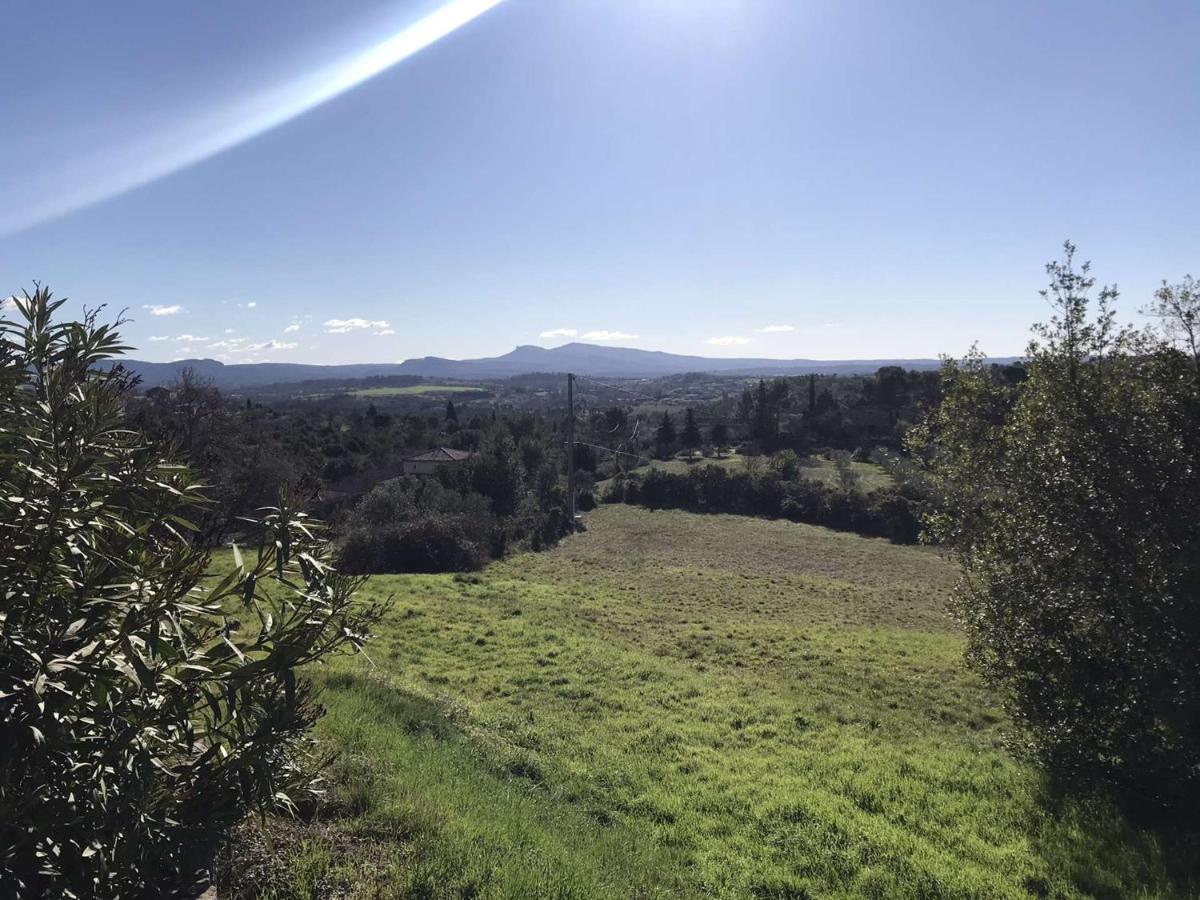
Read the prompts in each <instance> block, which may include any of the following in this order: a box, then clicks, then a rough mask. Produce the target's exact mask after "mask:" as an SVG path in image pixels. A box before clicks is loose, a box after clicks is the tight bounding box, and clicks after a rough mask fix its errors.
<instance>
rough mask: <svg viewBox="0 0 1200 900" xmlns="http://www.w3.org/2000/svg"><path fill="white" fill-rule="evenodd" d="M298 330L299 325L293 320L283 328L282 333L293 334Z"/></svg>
mask: <svg viewBox="0 0 1200 900" xmlns="http://www.w3.org/2000/svg"><path fill="white" fill-rule="evenodd" d="M299 330H300V326H299V325H297V324H296V323H295V322H293V323H292V324H291V325H289V326H288V327H287V328H285V329H283V333H284V334H295V333H296V332H297V331H299Z"/></svg>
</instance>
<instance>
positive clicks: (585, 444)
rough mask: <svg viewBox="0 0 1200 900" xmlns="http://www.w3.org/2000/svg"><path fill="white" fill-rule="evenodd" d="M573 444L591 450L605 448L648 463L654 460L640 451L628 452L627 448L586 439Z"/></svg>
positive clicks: (610, 451)
mask: <svg viewBox="0 0 1200 900" xmlns="http://www.w3.org/2000/svg"><path fill="white" fill-rule="evenodd" d="M575 444H576V446H579V447H591V448H592V449H593V450H607V451H608V452H609V453H618V454H620V455H621V456H632V457H633V458H634V459H640V460H642V461H644V462H648V463H652V462H654V460H652V459H651V458H650V457H648V456H642V455H641V454H640V453H630V452H629V451H628V450H617V449H615V448H613V447H605V446H602V445H600V444H589V443H588V442H587V441H576V442H575Z"/></svg>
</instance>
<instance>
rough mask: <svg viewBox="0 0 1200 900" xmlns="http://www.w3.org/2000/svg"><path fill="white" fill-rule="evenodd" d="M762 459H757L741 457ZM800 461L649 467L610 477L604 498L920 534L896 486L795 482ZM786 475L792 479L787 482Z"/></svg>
mask: <svg viewBox="0 0 1200 900" xmlns="http://www.w3.org/2000/svg"><path fill="white" fill-rule="evenodd" d="M746 459H747V460H751V459H754V460H761V457H746ZM799 471H800V466H799V462H798V460H797V459H796V457H795V454H794V453H792V452H791V451H784V452H783V453H781V454H778V455H776V456H775V457H772V461H771V464H770V465H759V466H757V467H756V468H755V470H754V471H750V470H746V471H740V472H738V471H731V470H729V469H728V468H726V467H723V466H717V465H697V466H695V467H693V468H691V469H689V470H688V471H687V472H683V473H676V472H668V471H664V470H662V469H657V468H653V469H650V470H649V471H648V472H645V473H630V474H626V475H622V476H618V477H617V478H614V479H613V480H612V481H611V482H610V484H609V487H608V491H607V493H606V494H605V496H604V499H605V500H606V501H607V502H610V503H633V504H638V505H641V506H646V507H648V508H650V509H684V510H689V511H691V512H708V513H733V514H735V515H747V516H767V517H770V518H784V519H790V520H791V521H793V522H806V523H808V524H810V525H823V526H825V527H826V528H836V529H838V530H841V531H854V532H858V533H859V534H864V535H868V536H872V537H886V538H888V539H889V540H892V541H896V542H898V543H914V542H915V541H916V540H917V537H918V535H919V533H920V516H921V510H922V500H921V498H920V497H918V496H917V495H915V494H913V493H910V492H905V491H903V490H901V489H898V488H879V489H876V490H874V491H871V492H870V493H866V494H865V493H863V492H862V491H859V490H858V489H857V475H856V474H854V473H852V475H853V477H854V479H855V484H854V485H853V486H852V487H851V488H850V489H847V487H846V486H845V484H844V483H843V484H842V485H840V486H830V485H827V484H823V483H821V482H819V481H814V480H810V479H806V478H796V477H795V475H796V473H798V472H799ZM789 475H791V476H792V477H790V478H789V477H788V476H789Z"/></svg>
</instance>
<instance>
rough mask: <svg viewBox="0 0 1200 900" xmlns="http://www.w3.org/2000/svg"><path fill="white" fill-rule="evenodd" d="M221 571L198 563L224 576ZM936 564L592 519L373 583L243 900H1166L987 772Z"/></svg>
mask: <svg viewBox="0 0 1200 900" xmlns="http://www.w3.org/2000/svg"><path fill="white" fill-rule="evenodd" d="M225 562H227V561H225V560H221V561H220V563H221V564H224V563H225ZM953 578H954V573H953V569H952V567H951V566H950V564H949V563H948V562H947V561H946V560H945V559H943V558H942V557H941V556H939V555H938V554H937V553H935V552H933V551H930V550H927V549H921V548H913V547H900V546H895V545H891V544H888V543H886V542H883V541H878V540H869V539H865V538H861V537H858V536H855V535H850V534H843V533H835V532H831V531H826V530H823V529H818V528H812V527H808V526H803V525H795V524H791V523H786V522H779V521H766V520H759V519H751V518H736V517H728V516H696V515H690V514H687V513H682V512H647V511H644V510H639V509H634V508H631V507H626V506H608V507H603V508H601V509H600V510H597V511H596V512H594V513H592V514H591V515H590V516H589V518H588V530H587V532H585V533H583V534H580V535H576V536H574V537H571V538H569V539H568V540H566V541H565V542H564V543H563V544H561V545H560V546H559V547H558V548H556V549H555V550H552V551H550V552H547V553H543V554H536V555H519V556H515V557H511V558H509V559H507V560H505V561H502V562H498V563H493V564H492V565H491V566H490V567H489V568H488V569H486V570H485V571H484V572H482V573H479V574H466V575H463V574H460V575H453V576H452V575H445V576H422V575H405V576H385V577H377V578H375V579H374V580H372V581H371V582H370V584H369V586H368V588H367V589H366V592H367V593H368V594H370V595H376V596H386V595H391V596H392V597H393V599H394V608H393V610H392V612H391V614H390V616H389V618H388V620H387V621H386V622H385V623H383V624H382V625H381V627H380V629H379V633H378V635H377V637H376V639H375V640H374V641H373V643H372V646H371V648H370V655H371V658H372V660H373V662H368V661H366V660H364V659H361V658H353V659H342V660H338V661H336V662H335V663H334V664H332V665H331V666H328V667H325V668H323V669H321V670H319V671H317V672H316V673H314V674H315V675H316V679H317V681H318V683H319V684H320V685H321V686H322V687H323V689H324V703H325V705H326V706H327V708H328V715H327V717H326V718H325V719H324V720H323V721H322V722H321V724H320V725H319V728H318V731H319V735H320V737H321V739H322V741H323V742H324V744H325V746H326V747H327V748H328V749H329V750H331V751H335V752H336V753H337V761H336V763H335V766H334V769H333V771H332V774H331V780H332V785H331V792H330V795H329V798H328V800H327V802H326V805H325V807H324V809H323V810H322V811H321V812H320V814H319V815H317V816H316V818H315V820H312V821H303V820H302V821H300V822H285V821H273V822H269V823H268V824H267V825H266V830H267V832H268V833H269V834H271V835H272V836H273V837H274V839H275V840H274V842H273V843H271V844H270V846H271V847H273V848H274V852H268V851H266V850H264V849H263V848H264V847H266V846H268V845H267V844H265V843H264V837H263V835H262V834H261V827H262V826H259V825H257V824H255V823H253V822H251V823H249V824H247V825H246V826H243V829H242V832H241V834H240V840H239V845H240V848H241V849H240V851H239V853H240V856H239V858H238V860H237V861H236V863H235V864H234V865H233V866H232V868H231V869H230V870H229V872H230V873H231V874H227V875H226V884H227V886H236V887H237V888H238V889H240V890H241V892H242V894H243V895H245V896H255V895H256V893H257V894H261V895H268V896H269V895H275V896H312V895H314V894H318V893H319V894H320V895H322V896H325V895H339V896H341V895H350V896H385V897H391V896H396V897H460V896H462V897H465V896H474V897H512V898H517V897H532V896H537V897H695V896H715V897H731V898H732V897H739V898H740V897H747V898H749V897H761V898H768V897H769V898H794V897H808V896H820V897H830V896H832V897H837V896H869V897H871V896H873V897H917V896H920V897H980V898H983V897H987V898H991V897H1022V896H1051V897H1073V896H1110V897H1117V896H1131V895H1136V896H1187V895H1189V894H1191V893H1193V892H1194V891H1195V889H1196V888H1197V887H1200V885H1197V884H1196V883H1194V882H1191V883H1189V882H1187V881H1186V878H1187V876H1186V875H1185V874H1182V873H1180V872H1178V871H1174V870H1172V869H1171V868H1170V867H1169V865H1168V862H1167V860H1183V859H1186V858H1187V854H1186V853H1182V852H1179V850H1178V848H1166V847H1164V846H1163V845H1162V843H1161V841H1160V839H1159V838H1157V837H1156V836H1154V835H1153V834H1150V833H1148V832H1143V831H1139V830H1137V829H1136V828H1134V827H1133V826H1131V825H1129V824H1128V823H1127V822H1125V821H1124V820H1123V819H1122V818H1121V817H1120V816H1119V815H1118V814H1117V813H1116V812H1115V811H1114V810H1113V809H1112V808H1111V807H1110V806H1108V805H1107V804H1106V803H1104V802H1102V801H1099V800H1089V799H1087V798H1081V797H1075V798H1073V799H1064V798H1061V797H1055V795H1053V794H1052V793H1051V792H1050V791H1049V790H1048V788H1047V786H1046V785H1045V784H1044V783H1043V781H1042V780H1041V778H1040V776H1038V775H1037V774H1036V772H1035V770H1034V769H1032V768H1031V767H1028V766H1026V765H1025V764H1023V763H1021V762H1018V761H1015V760H1014V758H1013V757H1012V756H1011V755H1010V754H1009V753H1008V752H1006V750H1005V749H1004V740H1005V735H1006V733H1007V731H1008V725H1007V723H1006V721H1005V719H1004V716H1003V714H1002V713H1001V711H1000V709H999V705H998V702H997V697H996V696H994V695H993V694H992V693H991V692H989V690H987V689H986V688H985V687H984V685H983V684H982V683H981V682H980V681H979V680H978V679H977V678H976V677H975V676H974V675H972V674H971V673H969V672H968V671H967V670H966V669H965V668H964V666H963V663H962V653H963V640H962V638H961V637H960V636H959V634H958V633H957V631H956V630H955V627H954V625H953V624H952V622H951V621H950V620H949V618H948V617H947V615H946V612H945V602H946V598H947V596H948V591H949V588H950V586H951V584H952V582H953Z"/></svg>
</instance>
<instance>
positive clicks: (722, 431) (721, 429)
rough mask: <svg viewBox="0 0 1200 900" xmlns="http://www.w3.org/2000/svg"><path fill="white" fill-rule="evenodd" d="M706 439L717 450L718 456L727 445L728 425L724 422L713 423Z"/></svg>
mask: <svg viewBox="0 0 1200 900" xmlns="http://www.w3.org/2000/svg"><path fill="white" fill-rule="evenodd" d="M708 439H709V442H710V443H711V444H712V446H713V449H714V450H715V451H716V452H717V456H718V457H720V456H721V451H722V450H724V449H725V448H726V447H727V446H729V426H728V425H726V424H725V423H724V422H715V423H713V427H712V430H711V431H710V432H709V433H708Z"/></svg>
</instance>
